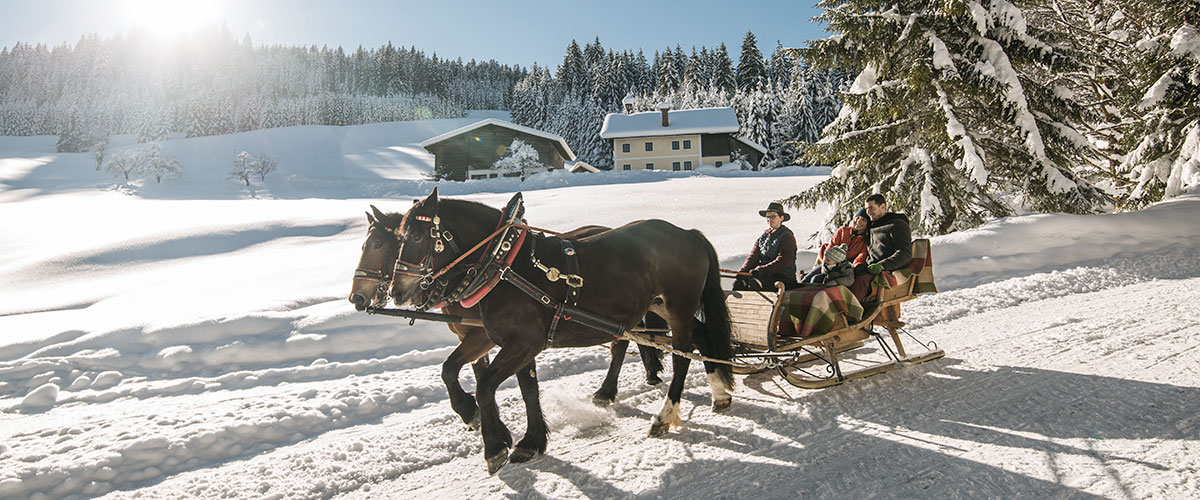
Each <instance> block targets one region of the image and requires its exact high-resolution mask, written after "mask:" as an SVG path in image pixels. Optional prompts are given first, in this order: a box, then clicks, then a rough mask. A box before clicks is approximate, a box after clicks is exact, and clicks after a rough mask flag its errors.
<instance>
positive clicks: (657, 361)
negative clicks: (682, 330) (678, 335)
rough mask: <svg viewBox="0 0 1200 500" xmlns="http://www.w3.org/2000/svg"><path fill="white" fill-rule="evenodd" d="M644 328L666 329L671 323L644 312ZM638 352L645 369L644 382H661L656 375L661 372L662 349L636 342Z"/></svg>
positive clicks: (652, 383) (651, 383)
mask: <svg viewBox="0 0 1200 500" xmlns="http://www.w3.org/2000/svg"><path fill="white" fill-rule="evenodd" d="M645 321H646V328H651V329H666V328H670V327H671V325H670V324H668V323H667V321H666V320H664V319H662V317H661V316H659V315H657V314H654V313H647V314H646V319H645ZM638 353H639V354H640V355H641V358H642V366H643V367H644V368H645V369H646V383H647V384H650V385H658V384H661V383H662V379H661V378H659V377H658V374H659V373H662V369H663V365H662V351H660V350H658V349H655V348H653V347H649V346H644V345H641V344H638Z"/></svg>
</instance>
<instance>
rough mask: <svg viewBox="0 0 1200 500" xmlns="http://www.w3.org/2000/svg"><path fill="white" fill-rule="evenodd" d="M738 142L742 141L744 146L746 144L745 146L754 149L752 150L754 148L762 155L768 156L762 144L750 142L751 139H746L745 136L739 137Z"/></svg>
mask: <svg viewBox="0 0 1200 500" xmlns="http://www.w3.org/2000/svg"><path fill="white" fill-rule="evenodd" d="M737 140H738V141H740V142H741V143H742V144H745V145H747V146H750V147H752V148H754V149H757V150H758V152H759V153H762V154H767V148H766V147H765V146H763V145H762V144H759V143H757V142H754V141H752V140H750V138H749V137H746V136H744V135H739V136H737Z"/></svg>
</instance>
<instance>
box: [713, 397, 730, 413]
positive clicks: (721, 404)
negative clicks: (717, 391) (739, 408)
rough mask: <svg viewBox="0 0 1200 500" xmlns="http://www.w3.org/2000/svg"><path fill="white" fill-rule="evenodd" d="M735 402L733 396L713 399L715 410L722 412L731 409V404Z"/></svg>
mask: <svg viewBox="0 0 1200 500" xmlns="http://www.w3.org/2000/svg"><path fill="white" fill-rule="evenodd" d="M731 404H733V398H729V399H722V400H720V401H713V411H715V412H722V411H725V410H728V409H729V405H731Z"/></svg>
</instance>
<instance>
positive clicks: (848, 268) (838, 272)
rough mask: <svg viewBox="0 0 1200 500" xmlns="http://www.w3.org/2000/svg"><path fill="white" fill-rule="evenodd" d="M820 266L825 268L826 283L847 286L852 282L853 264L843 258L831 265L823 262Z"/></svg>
mask: <svg viewBox="0 0 1200 500" xmlns="http://www.w3.org/2000/svg"><path fill="white" fill-rule="evenodd" d="M821 268H822V269H824V270H825V284H826V285H842V286H844V287H849V286H850V285H853V284H854V266H853V265H852V264H850V263H849V262H847V261H844V260H843V261H841V262H838V263H837V265H833V266H830V265H829V264H825V265H823V266H821Z"/></svg>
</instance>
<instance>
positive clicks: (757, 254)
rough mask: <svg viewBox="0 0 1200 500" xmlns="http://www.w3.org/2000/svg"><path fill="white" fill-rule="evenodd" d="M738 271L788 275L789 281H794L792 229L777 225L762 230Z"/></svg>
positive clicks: (794, 243) (794, 261)
mask: <svg viewBox="0 0 1200 500" xmlns="http://www.w3.org/2000/svg"><path fill="white" fill-rule="evenodd" d="M739 271H741V272H743V273H749V272H757V274H758V275H759V276H763V277H766V276H778V275H783V276H790V277H791V280H790V281H792V282H794V281H796V236H795V235H793V234H792V230H791V229H788V228H787V226H779V229H776V230H774V231H771V230H769V229H768V230H766V231H763V234H762V236H759V237H758V241H755V242H754V249H753V250H751V251H750V256H749V257H746V263H745V264H742V268H741V269H739ZM786 281H787V280H785V282H786Z"/></svg>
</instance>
